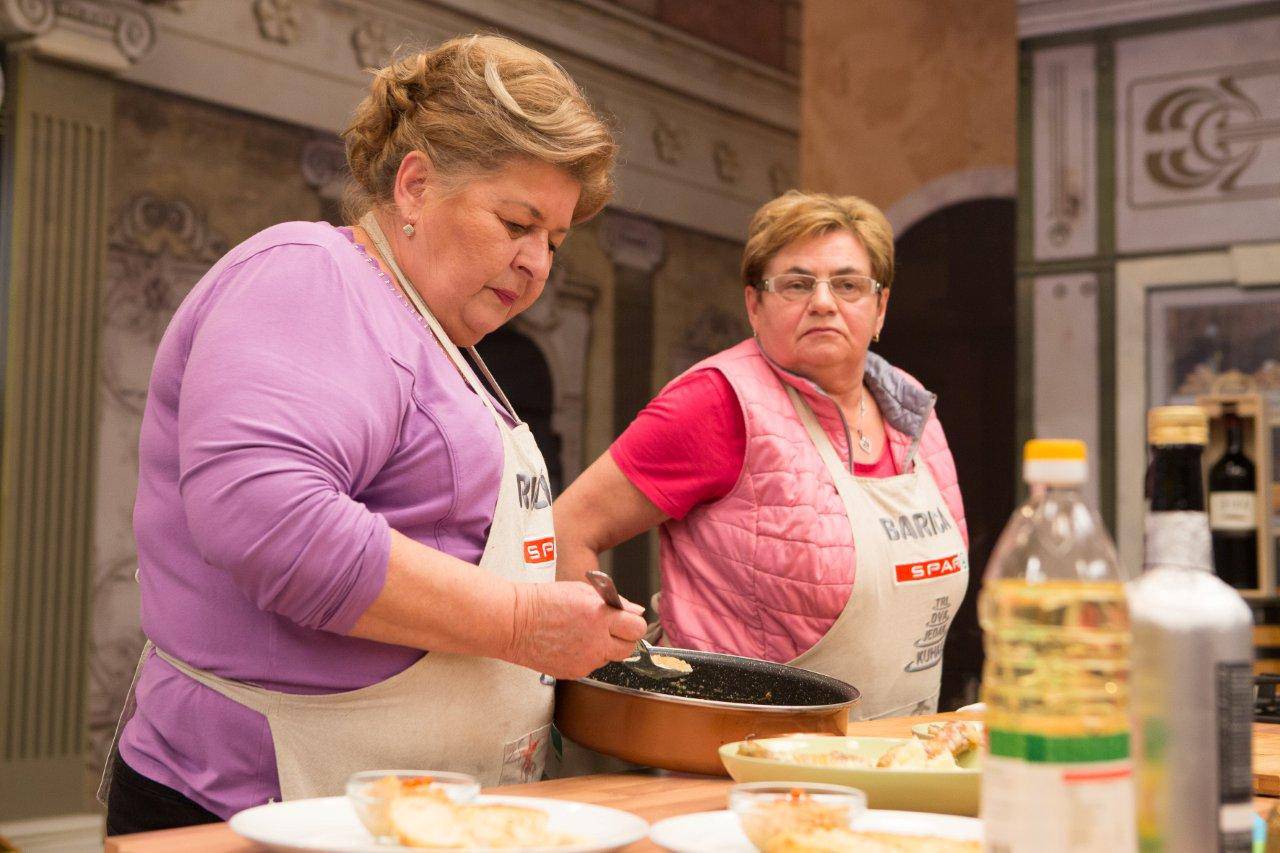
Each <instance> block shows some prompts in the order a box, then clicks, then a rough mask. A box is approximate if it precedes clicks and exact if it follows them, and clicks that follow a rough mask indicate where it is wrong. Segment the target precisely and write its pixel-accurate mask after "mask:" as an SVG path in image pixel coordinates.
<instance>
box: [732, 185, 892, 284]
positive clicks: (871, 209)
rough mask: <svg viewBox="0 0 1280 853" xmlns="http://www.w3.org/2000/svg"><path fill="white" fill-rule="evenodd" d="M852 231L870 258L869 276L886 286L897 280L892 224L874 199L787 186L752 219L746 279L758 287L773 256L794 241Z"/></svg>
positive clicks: (744, 264)
mask: <svg viewBox="0 0 1280 853" xmlns="http://www.w3.org/2000/svg"><path fill="white" fill-rule="evenodd" d="M832 231H849V232H850V233H852V234H853V236H855V237H857V238H858V240H859V242H861V243H862V246H863V248H865V249H866V250H867V255H868V256H870V258H871V277H872V278H874V279H875V280H876V281H878V282H880V284H882V285H884V287H885V289H886V290H887V289H888V288H889V287H890V286H891V285H892V284H893V227H892V226H891V225H890V224H889V220H888V219H886V218H885V216H884V214H883V213H881V212H880V208H878V207H876V206H875V205H874V204H872V203H871V202H869V201H867V200H865V199H861V198H858V197H857V196H853V195H843V196H835V195H828V194H826V193H806V192H801V191H800V190H789V191H788V192H786V193H784V194H783V195H780V196H778V197H777V198H775V199H774V200H773V201H769V202H766V203H765V204H764V206H762V207H761V208H760V209H759V210H757V211H756V215H755V216H753V217H752V218H751V225H750V226H749V227H748V229H747V247H746V249H744V250H743V252H742V283H743V284H745V285H747V286H748V287H757V288H758V287H760V286H761V282H762V280H763V278H764V268H765V266H767V265H768V263H769V261H770V260H772V259H773V256H774V255H776V254H778V253H779V252H781V251H782V250H783V248H785V247H786V246H787V245H789V244H791V243H793V242H795V241H796V240H803V239H807V238H810V237H817V236H820V235H823V234H828V233H830V232H832Z"/></svg>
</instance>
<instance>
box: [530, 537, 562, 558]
mask: <svg viewBox="0 0 1280 853" xmlns="http://www.w3.org/2000/svg"><path fill="white" fill-rule="evenodd" d="M555 558H556V537H554V536H548V537H547V538H545V539H526V540H525V541H524V561H525V562H526V563H533V564H537V563H550V562H553V561H554V560H555Z"/></svg>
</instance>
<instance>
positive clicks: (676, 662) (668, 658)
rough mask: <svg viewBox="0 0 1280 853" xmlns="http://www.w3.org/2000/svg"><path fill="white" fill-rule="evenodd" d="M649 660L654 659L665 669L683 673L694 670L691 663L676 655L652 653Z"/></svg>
mask: <svg viewBox="0 0 1280 853" xmlns="http://www.w3.org/2000/svg"><path fill="white" fill-rule="evenodd" d="M649 660H651V661H653V662H654V663H656V664H657V665H658V666H660V667H662V668H663V669H670V670H674V671H676V672H683V673H690V672H693V666H692V665H690V663H689V662H688V661H684V660H681V659H680V658H678V657H675V656H674V655H650V656H649Z"/></svg>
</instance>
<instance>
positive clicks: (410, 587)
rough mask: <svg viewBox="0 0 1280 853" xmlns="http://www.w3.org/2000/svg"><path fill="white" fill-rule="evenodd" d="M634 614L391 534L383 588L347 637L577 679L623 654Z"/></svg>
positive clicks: (634, 632) (634, 609)
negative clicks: (505, 574)
mask: <svg viewBox="0 0 1280 853" xmlns="http://www.w3.org/2000/svg"><path fill="white" fill-rule="evenodd" d="M639 612H640V608H639V607H638V606H636V605H630V608H629V609H628V610H626V611H618V610H614V609H612V608H610V607H607V606H606V605H605V604H604V602H603V601H601V600H600V597H599V596H598V595H597V594H596V592H595V590H593V589H591V588H590V587H589V586H587V585H586V584H584V583H550V584H515V583H511V582H510V581H507V580H505V579H503V578H500V577H498V576H497V575H494V574H491V573H489V572H485V571H481V570H479V569H477V568H476V567H475V566H473V565H471V564H470V563H467V562H464V561H463V560H459V559H457V558H456V557H452V556H450V555H448V554H445V553H443V552H441V551H437V550H435V549H434V548H429V547H427V546H426V545H422V544H420V543H418V542H415V541H413V540H412V539H409V538H408V537H406V536H404V535H403V534H401V533H399V532H397V531H395V530H392V531H391V554H390V557H389V559H388V561H387V578H386V583H385V584H384V585H383V587H382V591H381V593H379V595H378V597H377V598H376V599H374V601H373V603H372V604H371V605H370V606H369V608H368V609H367V610H365V612H364V613H363V614H362V615H361V616H360V618H359V619H358V620H357V621H356V623H355V626H354V627H353V628H352V629H351V632H350V635H351V636H354V637H361V638H364V639H368V640H376V641H378V642H382V643H393V644H395V645H401V646H409V647H411V648H417V649H423V650H429V651H434V652H449V653H453V654H462V655H473V656H477V657H491V658H497V659H499V660H505V661H508V662H510V663H514V664H518V665H520V666H524V667H528V668H529V669H534V670H537V671H539V672H545V673H547V674H549V675H553V676H555V677H556V678H581V677H582V676H584V675H587V674H588V673H590V672H591V671H592V670H594V669H596V668H597V667H600V666H602V665H604V664H605V663H606V662H608V661H610V660H621V659H622V658H624V657H626V656H627V655H629V654H630V653H631V651H632V649H633V647H634V646H635V642H636V640H638V639H639V638H640V637H641V636H643V635H644V630H645V625H644V620H643V619H641V618H640V616H639V615H637V614H638V613H639Z"/></svg>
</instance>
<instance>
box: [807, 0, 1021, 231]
mask: <svg viewBox="0 0 1280 853" xmlns="http://www.w3.org/2000/svg"><path fill="white" fill-rule="evenodd" d="M803 15H804V19H803V32H804V46H805V49H804V55H803V61H802V66H801V93H800V175H801V180H800V184H801V186H803V187H805V188H806V189H812V190H821V191H825V192H835V193H853V194H855V195H860V196H863V197H865V198H867V199H869V200H870V201H872V202H874V203H875V204H877V205H879V206H880V207H882V208H888V207H889V206H890V205H892V204H894V203H895V202H897V201H899V200H901V199H902V198H904V197H905V196H907V195H908V194H909V193H911V192H912V191H914V190H916V189H918V188H920V187H922V186H924V185H926V184H928V183H930V182H931V181H934V180H936V179H938V178H941V177H943V176H945V175H947V174H949V173H952V172H958V171H963V170H968V169H974V168H981V167H993V166H994V167H1013V166H1014V165H1015V161H1016V148H1017V134H1016V103H1017V102H1016V95H1017V35H1016V14H1015V9H1014V0H983V2H978V3H975V2H972V0H805V2H804V6H803Z"/></svg>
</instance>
